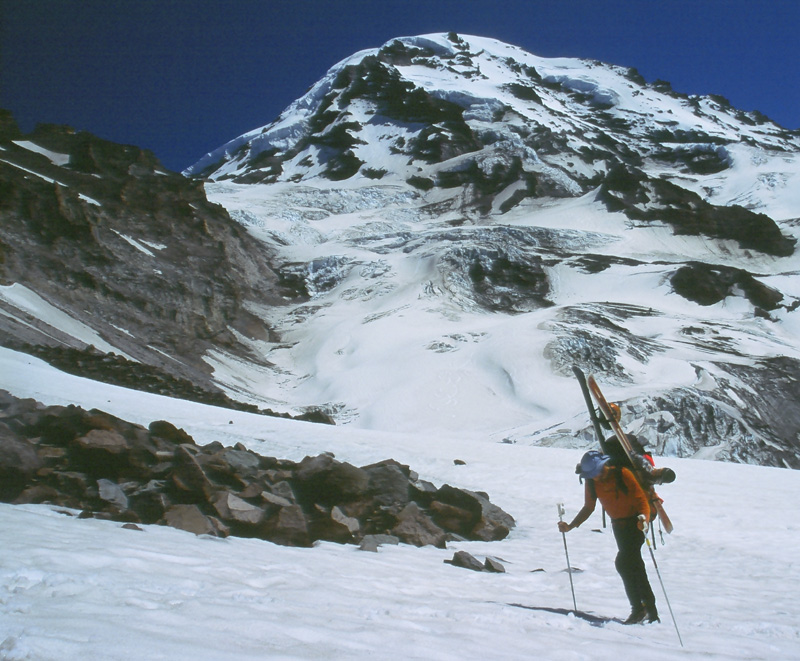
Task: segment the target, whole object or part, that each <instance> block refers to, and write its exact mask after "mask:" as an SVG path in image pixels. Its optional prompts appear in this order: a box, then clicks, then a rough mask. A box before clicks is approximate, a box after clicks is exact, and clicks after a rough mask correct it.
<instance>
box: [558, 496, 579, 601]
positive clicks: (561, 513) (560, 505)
mask: <svg viewBox="0 0 800 661" xmlns="http://www.w3.org/2000/svg"><path fill="white" fill-rule="evenodd" d="M557 507H558V520H559V521H563V520H564V519H563V517H564V503H558V505H557ZM561 538H562V539H563V540H564V554H565V555H566V556H567V573H568V574H569V589H570V590H571V591H572V607H573V608H574V609H575V612H576V613H577V612H578V604H577V603H576V602H575V586H574V585H573V583H572V565H570V564H569V551H568V550H567V534H566V533H563V532H562V533H561Z"/></svg>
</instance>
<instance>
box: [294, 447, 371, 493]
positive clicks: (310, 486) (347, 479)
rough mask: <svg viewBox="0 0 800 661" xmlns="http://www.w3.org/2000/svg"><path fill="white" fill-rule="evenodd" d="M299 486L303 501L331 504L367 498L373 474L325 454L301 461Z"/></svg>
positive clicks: (298, 472) (296, 480)
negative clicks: (359, 497) (365, 495)
mask: <svg viewBox="0 0 800 661" xmlns="http://www.w3.org/2000/svg"><path fill="white" fill-rule="evenodd" d="M295 484H296V486H297V489H296V492H297V495H298V498H299V499H300V500H301V501H303V502H307V503H309V504H313V503H320V504H323V505H326V504H327V505H330V504H335V503H338V502H342V501H344V502H346V501H348V500H353V499H355V498H357V497H358V496H361V495H364V494H365V493H366V492H367V490H368V488H369V475H368V474H367V472H366V471H364V470H363V469H361V468H357V467H356V466H353V465H352V464H348V463H344V462H340V461H336V460H335V459H334V458H333V457H332V456H331V455H329V454H321V455H319V456H317V457H306V458H305V459H303V460H302V461H301V462H300V464H299V466H298V470H297V472H296V473H295Z"/></svg>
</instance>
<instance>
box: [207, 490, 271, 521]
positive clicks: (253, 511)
mask: <svg viewBox="0 0 800 661" xmlns="http://www.w3.org/2000/svg"><path fill="white" fill-rule="evenodd" d="M212 504H213V506H214V509H215V510H216V512H217V514H218V515H219V518H220V519H222V520H223V521H225V522H227V523H231V524H234V525H236V524H238V525H242V526H257V525H258V524H259V523H261V522H262V521H263V520H264V510H263V509H261V508H260V507H256V506H255V505H251V504H250V503H248V502H247V501H245V500H242V499H241V498H239V497H238V496H237V495H236V494H232V493H231V492H230V491H221V492H219V493H218V494H217V495H216V496H215V497H214V499H213V501H212Z"/></svg>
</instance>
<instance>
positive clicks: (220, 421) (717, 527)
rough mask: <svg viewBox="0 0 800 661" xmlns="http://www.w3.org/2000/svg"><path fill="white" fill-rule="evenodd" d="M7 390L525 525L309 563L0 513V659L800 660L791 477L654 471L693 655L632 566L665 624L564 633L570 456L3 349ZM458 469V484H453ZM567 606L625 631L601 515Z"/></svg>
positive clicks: (95, 524)
mask: <svg viewBox="0 0 800 661" xmlns="http://www.w3.org/2000/svg"><path fill="white" fill-rule="evenodd" d="M0 388H4V389H7V390H9V391H10V392H12V393H13V394H15V395H17V396H20V397H35V398H36V399H38V400H40V401H42V402H44V403H46V404H69V403H74V404H78V405H81V406H83V407H85V408H92V407H97V408H101V409H102V410H105V411H108V412H110V413H112V414H114V415H117V416H120V417H123V418H126V419H129V420H132V421H135V422H140V423H144V424H148V423H149V422H150V421H152V420H154V419H167V420H170V421H172V422H173V423H174V424H176V425H178V426H179V427H183V428H184V429H186V430H187V431H188V432H189V433H190V434H192V435H193V436H194V437H195V439H196V440H197V441H198V442H201V443H205V442H210V441H212V440H219V441H221V442H222V443H224V444H226V445H232V444H234V443H236V442H242V443H244V444H245V445H247V446H248V447H250V448H252V449H254V450H256V451H258V452H261V453H263V454H268V455H272V456H278V457H286V458H290V459H300V458H302V457H303V456H305V455H307V454H317V453H319V452H321V451H333V452H335V454H336V456H337V458H339V459H341V460H344V461H348V462H351V463H354V464H357V465H365V464H367V463H369V462H373V461H376V460H380V459H385V458H388V457H393V458H395V459H397V460H399V461H402V462H404V463H408V464H409V465H410V466H411V467H412V469H414V470H416V471H417V472H419V473H420V476H421V477H422V478H423V479H426V480H430V481H432V482H434V483H435V484H442V483H450V484H453V485H456V486H460V487H466V488H470V489H480V490H485V491H487V492H488V493H489V494H490V496H491V498H492V501H493V502H496V503H497V504H498V505H499V506H500V507H502V508H504V509H505V510H507V511H508V512H509V513H511V514H512V515H513V516H515V517H516V519H517V527H516V528H515V529H514V530H513V531H512V533H511V535H510V536H509V537H508V538H507V539H506V540H503V541H502V542H493V543H474V542H469V543H451V544H450V545H449V547H448V549H447V550H443V549H435V548H432V547H426V548H422V549H417V548H413V547H406V546H382V547H381V548H380V549H379V552H378V553H377V554H372V553H367V552H363V551H359V550H357V549H356V548H355V547H352V546H338V545H335V544H327V543H325V544H320V545H318V546H317V547H315V548H311V549H295V548H286V547H280V546H276V545H273V544H270V543H267V542H261V541H257V540H247V539H235V538H228V539H225V540H220V539H216V538H214V539H212V538H206V537H195V536H194V535H191V534H189V533H185V532H181V531H177V530H174V529H171V528H162V527H157V526H145V527H144V530H143V531H135V530H126V529H123V528H121V526H120V524H118V523H110V522H103V521H96V520H79V519H77V518H76V517H75V516H67V515H66V514H65V513H64V512H63V511H61V512H59V511H54V510H52V509H51V508H50V507H48V506H44V505H42V506H12V505H5V504H3V505H0V529H2V530H3V553H2V554H0V658H1V659H3V660H4V661H12V660H13V661H18V660H25V661H64V660H71V659H81V660H82V661H92V660H95V659H97V660H100V659H102V660H103V661H122V660H125V661H129V660H134V659H143V658H147V659H170V660H173V659H193V660H195V661H204V660H208V661H212V660H213V661H220V660H222V659H231V660H233V659H236V660H237V661H238V660H242V659H264V658H269V659H283V660H301V659H303V660H305V659H309V660H310V659H322V658H324V659H342V660H343V659H367V658H381V659H420V660H423V659H424V660H425V661H450V660H452V661H456V660H458V661H462V660H463V659H476V660H477V659H529V658H537V659H548V660H559V661H560V660H571V661H575V660H593V661H596V660H604V659H609V660H612V659H613V660H614V661H616V660H617V659H620V658H630V657H633V656H635V657H637V658H647V659H653V660H656V661H657V660H661V659H697V658H704V659H711V660H715V661H716V660H720V661H721V660H739V659H742V660H743V659H764V660H767V659H769V660H787V661H788V660H789V659H794V658H797V657H798V655H800V624H798V623H800V604H799V602H798V600H797V588H798V587H800V586H799V585H798V583H799V582H800V565H798V561H797V558H796V553H795V552H794V547H795V545H796V544H795V542H796V540H797V536H798V524H797V523H796V516H795V512H794V509H795V503H796V502H797V499H798V497H800V473H798V472H797V471H788V470H781V469H774V468H764V467H756V466H744V465H735V464H723V463H718V462H706V461H698V460H685V459H683V460H682V459H675V458H669V459H658V461H659V463H660V464H661V465H669V466H671V467H673V468H674V469H675V470H676V472H677V474H678V479H677V481H676V482H675V483H673V484H671V485H665V486H664V487H662V488H661V495H662V496H663V497H664V498H665V501H666V503H665V506H666V507H667V509H668V511H669V513H670V515H671V516H672V518H673V520H674V522H675V526H676V529H675V532H674V533H673V534H672V535H671V536H669V537H668V538H667V539H666V540H665V543H664V545H662V544H661V542H660V541H659V542H658V544H657V549H656V551H655V553H656V555H657V561H658V566H659V569H660V571H661V575H662V577H663V580H664V584H665V586H666V588H667V591H668V594H669V599H670V602H671V604H672V608H673V611H674V614H675V618H676V621H677V623H678V627H679V630H680V633H681V637H682V639H683V642H684V645H685V647H681V646H680V645H679V642H678V636H677V634H676V631H675V628H674V626H673V623H672V620H671V619H670V615H669V610H668V608H667V605H666V603H665V600H664V597H663V594H662V592H661V589H660V586H659V585H658V578H657V576H656V574H655V572H654V570H653V565H652V562H651V559H650V558H646V563H647V566H648V571H649V573H650V577H651V582H652V583H653V585H654V590H655V592H656V595H657V598H658V600H659V606H660V610H661V614H662V622H661V623H660V624H655V625H650V626H634V627H625V626H623V625H621V624H617V623H614V622H611V623H609V624H607V625H606V626H604V627H596V626H592V625H591V624H590V623H588V622H587V621H585V620H582V619H579V618H576V617H574V616H572V615H561V614H555V613H552V612H547V611H540V610H532V609H530V608H522V607H519V606H513V605H509V604H519V605H521V606H525V607H544V608H561V609H571V608H572V597H571V593H570V588H569V579H568V576H567V574H566V573H565V572H564V569H565V567H566V561H565V557H564V547H563V542H562V539H561V535H559V533H558V532H557V530H556V522H557V513H556V503H558V502H564V503H565V504H566V508H567V516H572V515H574V513H575V511H576V510H577V509H578V508H579V507H580V506H581V504H582V490H581V487H580V485H579V484H578V482H577V479H576V477H575V475H574V473H573V467H574V465H575V463H576V462H577V460H578V459H579V458H580V455H581V451H580V450H569V449H555V448H540V447H531V446H527V445H514V444H503V443H487V442H486V441H485V440H474V439H469V438H463V437H460V436H459V437H456V438H454V437H452V436H447V435H445V434H440V433H436V432H431V433H412V434H397V433H394V434H393V433H387V432H377V431H366V430H359V429H355V428H352V427H330V426H324V425H313V424H309V423H302V422H295V421H288V420H282V419H276V418H267V417H263V416H254V415H250V414H244V413H238V412H232V411H229V410H223V409H215V408H212V407H207V406H202V405H197V404H192V403H187V402H182V401H179V400H174V399H168V398H164V397H160V396H155V395H145V394H142V393H138V392H134V391H129V390H125V389H122V388H117V387H111V386H105V385H102V384H98V383H96V382H91V381H87V380H85V379H80V378H77V377H73V376H69V375H66V374H63V373H60V372H57V371H56V370H53V369H52V368H50V367H48V366H47V365H45V364H44V363H42V362H40V361H38V360H36V359H34V358H31V357H30V356H26V355H23V354H18V353H15V352H12V351H9V350H6V349H0ZM454 459H461V460H463V461H464V462H466V464H465V465H455V464H454V463H453V460H454ZM567 541H568V545H569V552H570V559H571V562H572V564H573V566H574V567H576V568H579V569H580V570H581V571H579V572H576V573H574V574H573V578H574V582H575V593H576V599H577V603H578V607H579V609H581V610H585V611H589V612H592V613H595V614H598V615H602V616H611V617H619V616H625V615H627V604H626V600H625V596H624V593H623V591H622V586H621V582H620V580H619V578H618V576H617V575H616V573H615V571H614V569H613V557H614V552H615V546H614V541H613V538H612V536H611V533H610V531H609V530H607V529H606V530H603V529H602V527H601V519H600V515H599V513H596V514H595V515H594V516H593V518H592V519H590V520H589V521H588V522H587V523H586V524H584V526H582V527H581V528H580V529H579V530H576V531H573V532H571V533H569V534H568V535H567ZM462 549H463V550H466V551H468V552H470V553H472V554H473V555H475V556H476V557H478V558H479V559H481V560H482V559H483V558H484V557H485V556H488V555H491V556H493V557H497V558H499V559H501V562H502V563H503V564H504V566H505V567H506V570H507V571H506V573H505V574H479V573H473V572H470V571H468V570H465V569H458V568H455V567H452V566H450V565H448V564H444V560H447V559H450V558H451V557H452V555H453V553H454V552H455V551H456V550H462Z"/></svg>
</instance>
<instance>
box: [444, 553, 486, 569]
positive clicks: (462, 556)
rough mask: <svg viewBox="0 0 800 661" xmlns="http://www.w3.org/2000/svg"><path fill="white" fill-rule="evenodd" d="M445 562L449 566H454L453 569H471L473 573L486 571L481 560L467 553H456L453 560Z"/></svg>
mask: <svg viewBox="0 0 800 661" xmlns="http://www.w3.org/2000/svg"><path fill="white" fill-rule="evenodd" d="M444 562H445V563H447V564H448V565H453V567H462V568H464V569H471V570H472V571H485V570H486V568H485V567H484V566H483V563H482V562H481V561H480V560H478V559H477V558H476V557H475V556H473V555H470V554H469V553H467V552H466V551H456V552H455V553H454V554H453V558H452V560H445V561H444Z"/></svg>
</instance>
